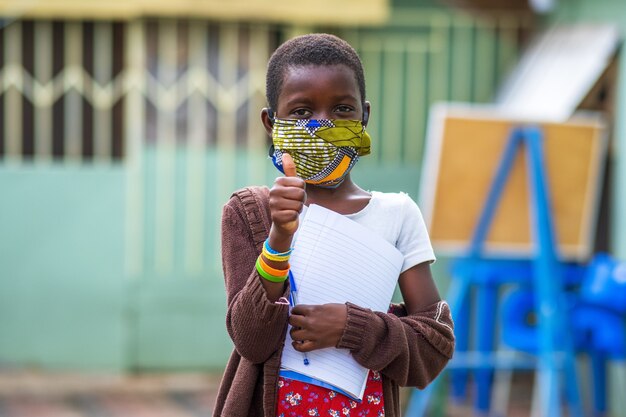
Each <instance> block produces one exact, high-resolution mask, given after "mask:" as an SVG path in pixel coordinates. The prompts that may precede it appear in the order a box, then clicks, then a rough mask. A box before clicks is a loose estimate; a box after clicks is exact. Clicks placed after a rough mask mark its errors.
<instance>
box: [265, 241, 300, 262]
mask: <svg viewBox="0 0 626 417" xmlns="http://www.w3.org/2000/svg"><path fill="white" fill-rule="evenodd" d="M268 240H269V239H268ZM268 240H266V241H265V243H264V244H263V251H262V253H263V256H265V258H266V259H267V260H270V261H274V262H287V261H288V260H289V257H290V256H291V252H293V248H290V249H289V250H288V251H286V252H278V251H276V250H274V249H272V248H271V247H270V245H269V242H268Z"/></svg>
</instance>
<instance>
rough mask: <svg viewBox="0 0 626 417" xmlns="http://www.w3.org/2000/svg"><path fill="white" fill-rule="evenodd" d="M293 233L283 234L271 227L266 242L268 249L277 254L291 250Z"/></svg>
mask: <svg viewBox="0 0 626 417" xmlns="http://www.w3.org/2000/svg"><path fill="white" fill-rule="evenodd" d="M292 241H293V233H285V232H282V231H280V230H278V229H277V228H276V227H274V226H272V228H271V229H270V233H269V236H268V238H267V242H268V243H269V245H270V247H271V248H272V249H274V250H276V251H278V252H286V251H288V250H289V249H291V242H292Z"/></svg>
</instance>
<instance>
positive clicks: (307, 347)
mask: <svg viewBox="0 0 626 417" xmlns="http://www.w3.org/2000/svg"><path fill="white" fill-rule="evenodd" d="M291 345H292V346H293V348H294V349H295V350H297V351H298V352H310V351H312V350H315V349H317V344H316V343H315V342H313V341H311V340H302V341H297V342H296V341H295V340H294V341H293V342H291Z"/></svg>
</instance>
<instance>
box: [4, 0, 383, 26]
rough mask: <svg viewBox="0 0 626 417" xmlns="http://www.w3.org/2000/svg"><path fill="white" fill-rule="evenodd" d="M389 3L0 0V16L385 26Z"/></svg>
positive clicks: (358, 0) (354, 0)
mask: <svg viewBox="0 0 626 417" xmlns="http://www.w3.org/2000/svg"><path fill="white" fill-rule="evenodd" d="M389 3H390V0H339V1H337V0H315V1H310V2H303V1H294V0H106V1H101V0H0V16H4V17H21V18H58V19H130V18H136V17H141V16H159V17H165V16H171V17H197V18H207V19H215V20H231V21H234V20H245V21H264V22H275V23H293V24H298V25H311V24H331V25H360V24H376V23H384V22H385V21H386V20H387V18H388V17H389V13H390V10H389V9H390V4H389Z"/></svg>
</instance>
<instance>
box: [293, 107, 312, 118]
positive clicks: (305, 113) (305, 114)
mask: <svg viewBox="0 0 626 417" xmlns="http://www.w3.org/2000/svg"><path fill="white" fill-rule="evenodd" d="M291 115H293V116H295V117H297V118H300V119H307V118H310V117H311V112H310V111H309V110H307V109H303V108H300V109H295V110H293V111H292V112H291Z"/></svg>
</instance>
